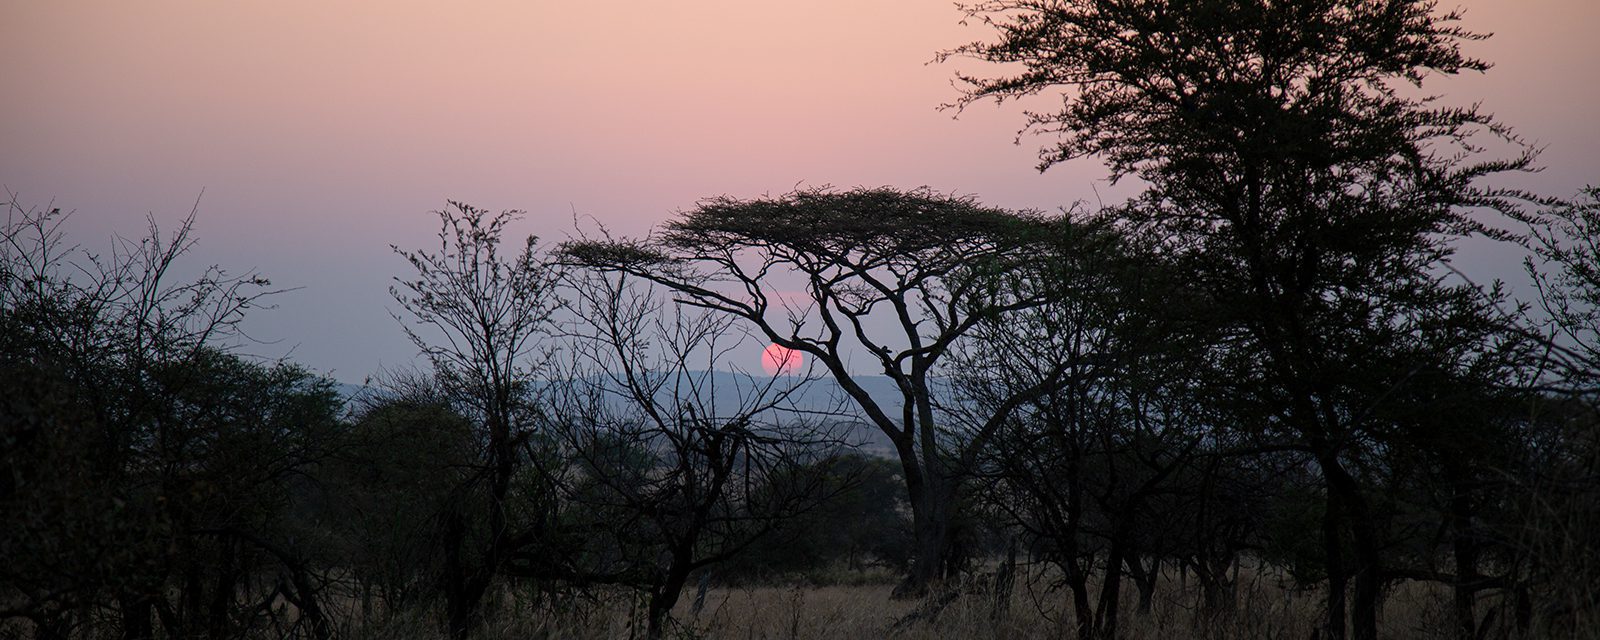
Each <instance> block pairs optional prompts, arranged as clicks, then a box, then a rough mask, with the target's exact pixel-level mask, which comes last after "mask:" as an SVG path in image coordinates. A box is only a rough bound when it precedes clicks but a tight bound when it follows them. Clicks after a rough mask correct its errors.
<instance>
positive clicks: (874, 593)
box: [361, 570, 1600, 640]
mask: <svg viewBox="0 0 1600 640" xmlns="http://www.w3.org/2000/svg"><path fill="white" fill-rule="evenodd" d="M1050 582H1051V579H1050V576H1049V575H1048V574H1047V573H1046V572H1043V571H1036V572H1033V573H1032V575H1030V576H1029V579H1026V580H1023V579H1019V581H1018V584H1017V586H1016V589H1015V590H1014V591H1013V593H1012V597H1011V606H1010V612H1009V615H1004V616H997V615H996V614H995V612H994V604H993V599H992V598H991V597H989V596H988V595H986V594H983V593H981V592H980V590H977V589H972V588H968V589H966V590H964V591H963V593H962V595H961V596H959V597H957V598H956V599H955V600H953V601H951V602H950V603H949V604H948V605H947V606H945V607H944V608H943V609H942V610H940V611H939V612H938V614H937V615H936V616H932V617H931V618H926V619H919V620H918V621H916V622H913V623H911V624H904V625H901V624H897V623H898V622H900V621H901V620H903V619H904V618H906V616H907V615H908V614H911V613H912V612H913V611H915V610H917V609H918V607H919V606H922V603H919V602H908V601H896V600H891V599H890V597H889V595H890V592H891V591H892V589H893V587H892V586H891V585H890V584H835V585H828V586H811V585H799V584H797V585H786V586H750V587H727V588H712V589H710V590H709V591H708V592H707V594H706V598H705V605H704V608H703V609H702V610H701V611H700V612H699V614H698V615H696V614H694V613H691V611H690V609H691V603H692V601H693V600H694V593H693V591H692V590H691V591H690V592H689V593H685V594H684V598H683V600H682V601H681V602H680V603H679V606H678V607H677V609H676V610H675V611H674V617H675V619H676V621H675V622H674V623H673V626H672V628H671V631H670V633H669V634H668V637H676V638H728V639H748V640H757V639H770V640H777V639H799V638H899V639H905V640H931V639H934V638H975V639H986V638H1006V639H1031V638H1065V637H1074V634H1073V632H1072V630H1073V628H1074V627H1073V620H1072V616H1071V614H1070V613H1069V610H1070V606H1069V604H1068V594H1067V592H1066V591H1064V590H1059V589H1058V590H1052V589H1050V588H1049V585H1050ZM1192 587H1193V585H1192V584H1191V585H1189V588H1184V587H1183V586H1181V585H1180V584H1179V581H1178V579H1177V577H1176V576H1172V577H1171V579H1169V580H1167V581H1166V583H1165V584H1163V585H1162V586H1161V587H1160V588H1159V589H1158V591H1157V595H1156V598H1155V600H1154V602H1153V606H1152V608H1151V611H1150V612H1149V613H1148V614H1140V613H1138V612H1136V611H1135V609H1136V605H1137V600H1138V597H1137V594H1136V593H1134V592H1133V591H1132V590H1131V588H1130V590H1128V591H1127V592H1126V593H1125V594H1124V599H1123V610H1124V616H1123V618H1122V620H1123V622H1122V630H1123V634H1122V637H1124V638H1127V639H1128V640H1178V639H1183V638H1197V639H1215V640H1253V639H1263V640H1265V639H1278V638H1293V639H1301V638H1311V637H1314V636H1313V632H1314V630H1315V629H1316V628H1317V626H1318V622H1319V620H1320V618H1321V616H1322V595H1321V592H1320V591H1318V590H1300V589H1295V588H1293V587H1292V586H1290V585H1289V584H1288V583H1287V582H1286V581H1285V580H1284V579H1283V578H1282V577H1281V576H1277V575H1273V574H1271V573H1267V572H1253V571H1249V570H1246V571H1243V572H1242V574H1241V579H1240V585H1239V592H1238V596H1239V597H1238V603H1239V605H1238V608H1237V610H1236V611H1235V613H1234V614H1233V615H1231V616H1228V617H1226V618H1223V619H1221V620H1212V621H1205V622H1202V621H1201V620H1200V617H1199V616H1198V614H1197V610H1198V608H1197V603H1198V601H1199V594H1198V593H1197V590H1196V589H1194V588H1192ZM597 598H598V599H597V600H595V601H591V602H590V603H589V604H588V605H587V606H582V607H573V608H569V609H568V611H567V612H566V613H563V614H554V615H552V614H544V615H534V614H532V613H531V611H532V609H531V608H530V607H527V606H519V604H518V603H517V602H516V601H515V600H516V599H515V598H510V597H508V598H506V599H503V600H502V602H501V603H500V604H499V605H498V606H497V609H498V611H497V613H496V615H494V616H493V619H494V622H493V623H491V625H490V628H488V629H485V631H486V633H485V634H484V637H486V638H490V639H500V638H506V639H509V638H549V639H552V640H555V639H560V640H589V639H598V638H642V637H643V636H644V619H643V615H644V602H643V601H642V600H640V599H638V598H636V597H635V596H633V595H632V594H629V593H626V592H613V593H610V594H605V595H601V596H597ZM1448 598H1449V593H1448V591H1447V590H1446V589H1444V588H1443V587H1440V586H1438V585H1432V584H1422V583H1406V584H1402V585H1400V586H1399V587H1397V588H1395V589H1393V590H1392V591H1391V592H1390V593H1389V594H1388V597H1387V598H1386V600H1385V602H1384V606H1383V609H1382V612H1381V618H1380V629H1381V632H1382V637H1384V638H1395V639H1411V638H1416V639H1419V640H1427V639H1431V638H1440V639H1443V638H1450V637H1452V636H1451V633H1452V631H1451V630H1452V626H1451V618H1450V610H1449V608H1448V603H1449V600H1448ZM1495 604H1496V602H1495V601H1494V599H1492V598H1487V599H1484V600H1483V601H1482V604H1481V605H1480V610H1484V611H1486V610H1488V609H1489V608H1490V607H1491V606H1493V605H1495ZM433 628H434V627H433V626H432V625H430V624H428V623H426V622H425V621H424V620H421V619H418V618H415V617H412V618H405V617H402V618H400V619H396V620H391V621H390V623H389V624H387V625H384V626H382V627H375V628H371V629H369V630H368V632H367V633H364V634H361V635H362V636H363V637H368V638H374V639H376V638H419V639H420V638H430V639H431V638H435V637H438V635H437V634H436V633H433V632H431V631H420V630H423V629H433ZM1490 637H1495V636H1492V635H1491V636H1490ZM1531 637H1540V638H1542V637H1561V638H1583V639H1600V629H1587V628H1577V629H1568V630H1563V631H1562V632H1560V633H1552V632H1539V633H1535V634H1533V635H1532V636H1531Z"/></svg>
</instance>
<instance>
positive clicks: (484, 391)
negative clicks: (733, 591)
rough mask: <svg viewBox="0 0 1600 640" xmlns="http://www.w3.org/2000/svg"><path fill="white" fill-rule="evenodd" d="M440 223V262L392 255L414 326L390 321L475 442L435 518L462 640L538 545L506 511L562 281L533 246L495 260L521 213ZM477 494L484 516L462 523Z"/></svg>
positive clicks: (452, 215) (456, 207)
mask: <svg viewBox="0 0 1600 640" xmlns="http://www.w3.org/2000/svg"><path fill="white" fill-rule="evenodd" d="M434 213H435V214H436V215H437V216H438V217H439V223H440V230H439V233H438V238H439V248H438V250H437V251H435V252H429V251H406V250H402V249H400V248H399V247H392V248H393V250H394V252H395V253H397V254H399V255H400V256H401V257H403V258H405V259H406V261H407V262H408V263H410V265H411V267H412V269H413V270H414V271H415V273H414V279H402V278H395V282H396V284H395V285H394V286H391V287H390V289H389V291H390V294H391V295H392V296H393V297H394V299H395V301H396V302H397V303H399V304H400V306H401V308H402V309H403V310H404V311H405V313H406V315H407V316H408V317H401V316H399V315H396V316H395V319H396V320H397V321H399V322H400V323H401V326H402V327H403V328H404V330H405V332H406V336H407V337H408V338H410V339H411V341H412V343H414V344H415V345H416V346H417V348H418V349H420V350H421V351H422V354H423V356H425V357H426V358H427V360H428V363H429V364H430V365H431V366H432V368H433V374H434V375H435V377H436V378H437V380H438V383H439V385H440V387H441V388H442V390H443V392H444V394H445V395H446V396H447V397H448V398H449V399H450V400H451V401H452V402H453V403H456V404H458V405H459V406H460V407H461V408H462V409H463V410H464V412H465V413H467V414H468V415H469V416H470V417H471V418H472V419H473V420H474V421H475V422H476V423H477V427H478V429H479V430H480V432H479V435H478V437H479V443H478V446H480V447H482V449H481V452H482V453H481V457H480V459H479V462H480V465H479V466H478V468H477V469H476V470H475V472H474V473H473V474H471V476H470V477H469V479H468V481H467V482H466V483H465V484H463V485H462V486H461V487H460V488H459V490H460V492H461V496H460V498H459V499H456V500H452V501H450V504H449V505H448V507H447V509H446V512H445V513H443V514H441V516H440V528H441V533H440V544H441V545H442V547H443V550H444V553H445V556H446V557H445V562H444V575H443V576H442V578H441V579H442V583H443V584H442V588H443V590H444V593H445V600H446V614H447V616H448V619H449V628H450V634H451V636H452V637H456V638H461V637H465V636H466V635H467V634H469V633H470V632H471V631H472V629H474V628H475V627H476V626H477V625H478V624H479V622H480V620H479V617H480V616H479V615H478V608H479V602H480V601H481V600H482V598H483V594H484V592H485V591H487V590H488V588H489V585H490V584H491V582H492V581H493V578H494V576H495V574H496V573H498V572H499V571H500V569H501V567H502V566H503V564H504V563H505V561H506V559H507V557H508V555H509V553H510V552H511V551H512V550H513V549H514V548H516V547H517V546H518V545H519V544H521V543H522V542H524V541H526V540H527V539H529V537H530V535H531V534H530V533H529V532H526V531H512V530H511V528H510V526H509V522H510V519H509V518H508V514H507V510H506V499H507V496H508V494H509V493H510V491H511V487H512V481H513V478H514V476H515V475H516V473H517V470H518V469H519V468H520V467H521V466H522V464H521V462H522V457H521V456H520V454H519V443H522V442H524V441H525V440H526V439H527V438H528V436H529V434H530V431H529V429H530V428H531V426H532V424H533V417H534V415H533V414H534V411H535V408H534V407H533V405H532V403H531V402H530V396H529V394H530V392H531V390H532V389H531V387H530V385H529V379H530V377H531V375H532V371H533V368H534V367H535V366H536V365H537V362H536V361H535V360H536V359H535V357H534V356H536V355H537V348H538V346H539V338H540V337H541V336H543V335H545V334H546V332H547V331H548V329H549V327H548V326H547V324H548V322H549V320H550V317H551V314H552V313H553V312H554V311H555V309H556V308H557V307H558V306H559V302H558V299H557V298H556V297H555V295H554V289H555V283H556V281H557V280H558V274H557V271H556V270H555V269H553V268H551V267H550V266H549V265H547V264H545V263H544V262H542V261H541V260H540V257H539V255H538V253H537V252H536V245H537V242H538V240H537V238H535V237H533V236H528V237H527V239H526V240H525V241H524V242H523V243H522V251H521V252H520V253H518V254H516V255H515V256H514V257H509V258H508V257H504V256H502V255H501V254H500V241H501V236H502V234H503V233H504V232H505V228H506V226H507V225H508V224H510V223H511V222H512V221H514V220H516V219H518V218H519V217H520V216H521V212H520V211H502V212H500V213H497V214H496V213H490V212H489V211H487V210H484V209H479V208H477V207H473V206H471V205H467V204H463V203H460V202H453V201H452V202H450V203H449V206H448V207H447V208H446V209H443V210H440V211H436V212H434ZM480 491H481V492H483V494H482V495H484V496H485V500H483V504H485V507H484V509H485V511H486V512H485V513H481V514H472V515H469V514H467V513H464V509H466V508H467V506H468V505H470V504H473V503H474V502H475V501H473V500H471V499H469V498H470V497H471V496H473V495H475V494H477V493H478V492H480ZM480 518H481V520H480ZM480 523H481V527H482V529H483V531H484V537H485V539H483V540H476V539H474V536H472V535H471V533H472V530H473V529H474V528H476V527H477V526H479V525H480Z"/></svg>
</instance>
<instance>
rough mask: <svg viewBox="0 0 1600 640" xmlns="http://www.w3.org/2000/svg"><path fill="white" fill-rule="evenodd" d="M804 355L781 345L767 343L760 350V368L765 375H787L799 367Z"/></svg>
mask: <svg viewBox="0 0 1600 640" xmlns="http://www.w3.org/2000/svg"><path fill="white" fill-rule="evenodd" d="M804 360H805V355H804V354H802V353H800V352H799V351H795V350H794V349H790V348H788V347H785V346H783V345H778V344H769V345H767V348H766V349H763V350H762V351H761V369H762V370H763V371H766V372H767V375H772V376H775V375H789V374H792V373H794V372H795V371H798V370H799V369H800V363H801V362H803V361H804Z"/></svg>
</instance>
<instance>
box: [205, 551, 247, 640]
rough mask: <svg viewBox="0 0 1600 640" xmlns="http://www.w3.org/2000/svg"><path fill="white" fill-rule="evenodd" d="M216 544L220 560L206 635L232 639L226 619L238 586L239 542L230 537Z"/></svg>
mask: <svg viewBox="0 0 1600 640" xmlns="http://www.w3.org/2000/svg"><path fill="white" fill-rule="evenodd" d="M217 544H219V545H221V547H222V549H221V551H222V558H221V561H220V562H218V563H217V583H216V587H215V589H214V590H213V591H212V593H211V604H210V608H209V611H207V613H206V629H207V635H208V636H210V638H211V639H212V640H223V639H225V638H230V637H232V632H233V629H232V625H231V624H230V622H231V621H230V620H229V619H228V615H229V613H230V611H229V610H230V609H232V608H233V592H234V590H235V589H236V588H237V585H238V575H239V572H238V568H237V566H236V565H237V564H238V563H237V561H236V558H237V554H238V548H239V541H238V540H235V539H233V538H231V537H226V536H223V537H220V538H219V539H218V540H217Z"/></svg>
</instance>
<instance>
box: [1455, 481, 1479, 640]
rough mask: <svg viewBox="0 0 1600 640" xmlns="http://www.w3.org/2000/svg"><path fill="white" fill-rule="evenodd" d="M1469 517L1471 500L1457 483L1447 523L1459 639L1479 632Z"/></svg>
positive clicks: (1475, 554) (1475, 546)
mask: <svg viewBox="0 0 1600 640" xmlns="http://www.w3.org/2000/svg"><path fill="white" fill-rule="evenodd" d="M1471 518H1472V505H1471V502H1470V500H1469V498H1468V496H1467V494H1466V492H1465V491H1464V490H1463V489H1461V488H1460V487H1459V486H1458V487H1457V488H1456V489H1455V491H1454V493H1453V494H1452V495H1451V497H1450V525H1451V533H1452V537H1453V547H1454V548H1453V551H1454V553H1453V555H1454V556H1455V565H1456V583H1455V585H1453V595H1454V600H1455V613H1456V636H1457V637H1459V638H1461V640H1475V639H1476V638H1477V633H1478V614H1477V611H1476V600H1477V590H1478V585H1477V584H1476V583H1477V581H1478V542H1477V540H1476V538H1474V536H1473V534H1472V529H1471V528H1472V521H1471Z"/></svg>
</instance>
